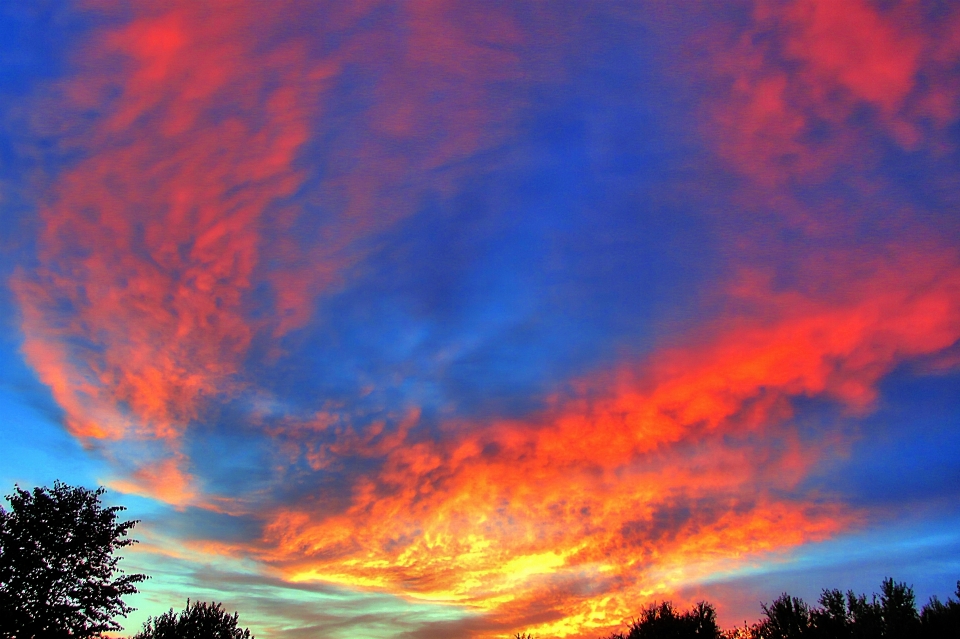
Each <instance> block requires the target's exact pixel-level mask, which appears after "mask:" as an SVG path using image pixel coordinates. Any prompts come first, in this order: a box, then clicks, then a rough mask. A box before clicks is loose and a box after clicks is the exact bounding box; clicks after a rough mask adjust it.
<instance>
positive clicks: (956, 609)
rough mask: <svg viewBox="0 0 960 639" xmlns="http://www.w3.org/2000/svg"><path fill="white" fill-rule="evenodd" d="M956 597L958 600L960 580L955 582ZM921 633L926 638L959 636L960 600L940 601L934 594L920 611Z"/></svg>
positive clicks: (959, 598) (944, 638)
mask: <svg viewBox="0 0 960 639" xmlns="http://www.w3.org/2000/svg"><path fill="white" fill-rule="evenodd" d="M956 595H957V599H958V600H960V581H958V582H957V591H956ZM920 627H921V628H922V633H921V635H922V636H923V637H926V638H928V639H954V638H955V637H957V636H960V601H954V600H953V599H947V602H946V603H943V602H942V601H940V599H938V598H937V596H936V595H934V596H933V597H931V598H930V602H929V603H928V604H927V605H925V606H924V607H923V610H921V611H920Z"/></svg>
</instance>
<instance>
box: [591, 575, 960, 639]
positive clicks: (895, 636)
mask: <svg viewBox="0 0 960 639" xmlns="http://www.w3.org/2000/svg"><path fill="white" fill-rule="evenodd" d="M956 595H957V597H958V601H954V600H953V599H948V600H947V601H946V602H942V601H940V600H939V599H938V598H937V597H933V598H931V599H930V602H929V603H928V604H927V605H926V606H924V607H923V610H921V611H920V612H919V613H917V605H916V596H915V595H914V592H913V588H911V587H910V586H908V585H906V584H904V583H899V582H896V581H894V580H893V579H886V580H884V581H883V583H882V584H881V588H880V594H879V595H876V594H874V595H872V596H871V597H869V598H868V597H867V596H866V595H857V594H855V593H854V592H853V591H852V590H851V591H848V592H847V593H846V594H844V593H842V592H841V591H839V590H824V591H823V592H822V593H821V594H820V600H819V602H818V603H819V605H818V606H815V607H811V606H809V605H808V604H807V603H806V602H804V601H803V600H802V599H800V598H799V597H793V596H791V595H789V594H787V593H783V594H782V595H781V596H780V597H778V598H777V599H775V600H774V601H773V603H771V604H769V605H767V604H765V603H763V604H761V609H762V610H763V617H762V618H761V619H760V620H759V621H757V622H756V623H754V624H751V625H749V626H747V625H744V626H742V627H739V628H733V629H731V630H727V631H725V632H721V631H720V629H719V628H718V627H717V623H716V612H715V610H714V608H713V606H711V605H710V604H709V603H704V602H701V603H698V604H697V605H696V606H694V607H693V608H692V609H691V610H689V611H688V612H683V613H681V612H679V611H677V609H676V608H674V607H673V605H672V604H671V603H670V602H663V603H659V604H653V605H650V606H647V607H646V608H643V609H642V610H641V611H640V617H639V618H638V619H636V620H634V622H633V623H632V624H630V627H629V632H627V633H626V634H624V633H614V634H611V635H609V636H608V637H606V638H605V639H668V638H669V639H687V638H693V637H717V638H720V637H722V638H723V639H905V638H907V637H909V638H911V639H960V581H958V582H957V591H956Z"/></svg>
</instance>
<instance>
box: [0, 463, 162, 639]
mask: <svg viewBox="0 0 960 639" xmlns="http://www.w3.org/2000/svg"><path fill="white" fill-rule="evenodd" d="M104 492H105V490H104V489H103V488H98V489H97V490H89V489H87V488H82V487H72V486H68V485H66V484H63V483H61V482H59V481H57V482H54V484H53V488H46V487H43V488H34V489H33V491H32V492H28V491H26V490H23V489H21V488H20V487H19V486H15V487H14V492H13V494H12V495H7V501H8V502H9V503H10V510H9V511H7V510H4V508H3V507H2V506H0V637H2V638H4V639H7V638H12V637H16V639H32V638H34V637H36V638H44V639H47V638H59V637H98V636H100V635H101V634H102V633H104V632H107V631H111V630H119V629H120V625H119V624H118V623H117V622H115V621H114V620H113V618H114V617H116V616H125V615H126V614H127V613H128V612H130V611H131V610H133V609H132V608H130V607H129V606H127V605H126V604H125V603H124V602H123V600H122V597H123V596H125V595H130V594H133V593H135V592H137V588H136V586H135V584H137V583H139V582H141V581H143V580H144V579H146V576H145V575H140V574H133V575H126V574H124V573H123V571H122V570H120V569H119V568H118V567H117V562H118V561H119V559H120V558H119V557H117V556H116V555H115V554H114V553H115V551H117V550H118V549H120V548H123V547H125V546H129V545H130V544H132V543H135V540H133V539H130V538H129V537H127V534H128V533H129V532H130V530H131V529H132V528H133V527H134V526H135V525H136V524H137V522H136V521H124V522H120V521H117V513H119V512H120V511H122V510H124V508H123V507H122V506H111V507H109V508H104V507H103V505H102V504H101V503H100V497H101V496H102V495H103V493H104Z"/></svg>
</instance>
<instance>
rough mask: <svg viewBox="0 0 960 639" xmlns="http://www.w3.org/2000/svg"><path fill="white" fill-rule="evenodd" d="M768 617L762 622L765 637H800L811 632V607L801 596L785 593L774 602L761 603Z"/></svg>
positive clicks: (788, 638)
mask: <svg viewBox="0 0 960 639" xmlns="http://www.w3.org/2000/svg"><path fill="white" fill-rule="evenodd" d="M760 608H761V609H762V610H763V615H764V617H766V618H765V619H764V620H763V621H761V623H760V634H761V636H762V637H763V638H764V639H800V638H801V637H807V636H809V633H810V608H809V606H807V604H805V603H804V602H803V599H800V598H799V597H791V596H790V595H788V594H787V593H783V594H782V595H780V596H779V597H778V598H777V599H775V600H774V601H773V603H772V604H770V605H769V606H767V604H761V605H760Z"/></svg>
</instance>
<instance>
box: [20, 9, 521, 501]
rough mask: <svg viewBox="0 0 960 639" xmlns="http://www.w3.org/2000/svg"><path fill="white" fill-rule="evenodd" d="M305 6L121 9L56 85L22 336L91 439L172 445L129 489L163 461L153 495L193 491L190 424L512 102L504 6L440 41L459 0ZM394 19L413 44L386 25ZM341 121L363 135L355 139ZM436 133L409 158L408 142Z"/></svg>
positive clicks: (272, 349)
mask: <svg viewBox="0 0 960 639" xmlns="http://www.w3.org/2000/svg"><path fill="white" fill-rule="evenodd" d="M305 9H306V7H304V6H301V5H299V4H297V3H292V2H291V3H281V4H279V5H277V6H276V7H274V9H273V10H272V11H271V12H270V15H269V16H264V15H263V12H262V11H260V10H259V5H258V4H257V3H236V4H233V5H231V7H230V10H229V11H225V10H220V9H218V8H216V7H211V6H198V5H196V4H194V3H189V2H174V3H145V4H141V5H137V6H136V7H133V8H131V11H130V13H129V14H127V13H123V12H117V11H115V10H114V9H110V8H104V9H103V11H104V15H102V16H100V18H99V19H100V20H101V22H102V26H99V27H98V28H96V29H95V30H94V31H93V33H91V34H90V35H89V37H88V41H87V45H86V47H85V48H84V49H83V50H82V51H81V52H80V53H79V54H78V55H77V57H76V60H75V63H74V65H75V70H76V73H75V75H74V76H72V77H68V78H67V79H65V80H63V81H62V82H60V83H59V84H57V85H55V86H54V87H53V88H52V89H51V95H50V96H48V97H47V98H46V101H44V100H41V101H40V107H41V109H40V112H41V113H42V114H43V117H42V118H38V120H37V122H36V126H37V127H38V132H39V133H42V134H46V135H48V136H50V137H52V138H53V139H54V140H56V143H57V145H58V146H59V148H60V149H61V150H62V154H63V158H66V159H62V166H60V167H59V169H58V170H57V172H56V175H55V176H54V178H53V179H52V181H51V183H50V185H49V186H50V188H49V191H50V192H49V196H48V197H46V198H44V201H43V202H42V203H41V207H40V216H41V219H42V229H41V231H40V237H39V248H38V256H37V257H38V265H37V267H36V268H35V269H32V270H30V271H29V272H28V271H26V270H21V271H20V273H19V274H18V275H17V277H16V278H15V280H14V289H15V291H16V293H17V297H18V300H19V302H20V305H21V308H22V314H23V318H24V322H23V324H22V328H23V332H24V336H25V342H24V346H23V352H24V354H25V355H26V357H27V359H28V361H29V362H30V363H31V365H32V366H33V367H34V368H35V369H36V370H37V372H38V375H39V377H40V378H41V380H42V381H44V383H46V384H47V385H48V386H50V388H51V390H52V392H53V394H54V396H55V398H56V400H57V402H58V403H59V404H60V405H61V406H62V407H63V408H64V410H65V412H66V422H67V427H68V429H69V430H70V432H71V433H73V434H74V435H76V436H78V437H80V438H82V439H85V440H131V441H134V442H140V443H141V444H143V443H144V442H146V443H147V444H149V442H160V444H161V446H162V447H165V448H166V449H167V450H168V451H169V454H168V455H167V457H166V458H165V459H162V460H160V461H158V462H157V465H156V466H154V467H144V468H142V469H140V470H138V471H136V473H135V477H134V478H132V480H131V481H133V484H130V485H131V486H133V485H134V484H135V485H136V486H139V488H138V490H148V489H150V487H151V486H156V485H157V484H156V482H154V481H153V480H152V479H150V478H155V477H159V476H161V475H162V476H163V477H165V478H167V479H171V480H173V481H172V483H169V484H167V488H165V489H164V490H162V491H159V492H157V493H154V494H156V495H157V496H160V497H162V498H164V499H173V500H175V502H176V503H180V502H184V501H185V500H187V499H188V498H189V497H190V496H191V495H193V494H195V487H193V488H191V487H190V486H191V485H192V478H191V475H190V471H189V465H190V463H189V460H188V459H186V458H185V457H184V456H183V455H182V450H181V444H180V440H181V439H182V437H183V433H184V432H185V430H186V429H187V428H188V427H189V425H190V423H191V422H193V421H195V420H197V419H198V418H200V416H201V415H202V414H203V411H204V410H205V407H206V406H208V405H209V404H210V402H211V401H215V400H217V398H224V397H232V396H235V395H236V394H237V393H239V392H241V391H243V390H244V389H248V388H250V385H251V383H252V381H251V380H250V379H247V378H246V376H245V374H244V364H245V362H246V361H247V359H248V357H250V355H251V349H252V348H253V347H254V346H256V345H258V344H261V343H262V342H264V341H266V343H267V346H266V350H267V351H268V352H269V353H272V354H273V355H272V356H275V354H276V352H278V351H277V344H276V338H277V337H279V336H282V335H284V334H286V333H288V332H289V331H291V330H294V329H296V328H298V327H302V326H303V325H304V324H305V323H306V322H307V321H308V320H309V318H310V317H311V315H312V311H313V307H314V304H315V300H316V298H317V296H318V295H320V294H321V293H322V292H323V291H325V290H327V289H328V288H329V287H331V286H332V285H334V284H335V283H336V282H338V281H339V280H340V279H341V278H342V277H343V276H344V274H345V271H346V269H348V268H349V267H350V266H351V265H352V264H355V263H356V262H357V260H358V259H359V257H360V256H361V255H362V254H363V252H364V249H363V248H362V247H356V246H355V245H356V243H357V242H358V241H359V240H360V239H362V238H364V237H368V236H371V235H375V234H376V233H378V232H380V231H382V230H383V229H384V228H388V227H389V225H390V224H392V223H393V222H395V221H396V220H397V219H400V218H402V217H403V216H405V215H409V214H410V213H411V212H412V211H413V207H414V206H415V205H416V202H417V198H418V197H420V194H421V193H423V192H424V191H425V190H429V189H441V190H442V182H443V180H433V179H432V178H431V177H430V176H429V175H427V176H426V177H424V173H425V172H429V171H441V170H442V167H443V166H444V165H446V164H448V163H450V162H453V161H455V160H457V159H459V158H462V157H464V156H467V155H470V154H471V153H475V152H477V151H478V150H479V149H482V148H484V147H485V146H487V145H489V144H491V143H492V142H491V140H492V139H493V137H492V135H491V134H488V133H486V132H485V129H486V127H487V126H488V124H489V123H490V122H491V121H493V120H494V119H497V118H501V117H502V114H499V113H498V114H495V115H493V116H489V115H487V114H486V113H485V112H484V111H482V109H481V108H480V105H479V104H478V102H479V101H480V100H481V97H480V96H482V95H483V94H484V91H485V90H486V86H487V84H486V83H487V82H490V81H493V80H500V79H504V78H506V77H509V75H510V71H509V67H510V66H511V65H512V64H513V58H512V57H511V56H510V55H509V53H507V49H506V48H504V46H505V45H507V44H509V43H510V42H511V41H512V40H514V39H515V38H516V36H515V35H511V34H510V30H509V28H507V27H508V26H509V25H508V22H505V21H503V20H498V18H497V14H486V13H485V14H484V15H478V16H476V19H475V20H474V21H473V22H472V24H473V25H474V27H479V26H480V25H484V24H489V26H488V27H484V28H482V29H479V30H478V31H474V32H472V33H473V35H471V36H470V37H458V36H454V35H450V36H449V37H447V36H444V37H441V36H440V35H439V34H440V33H447V32H449V31H450V30H451V29H453V28H454V25H455V24H457V23H458V21H459V19H460V16H459V15H450V13H451V8H450V7H448V6H447V5H444V4H440V5H436V6H432V7H427V6H423V7H420V6H419V5H418V7H417V8H415V9H410V10H409V11H411V12H412V13H409V12H408V10H407V9H401V8H396V9H391V8H390V7H389V6H388V5H377V4H376V3H374V4H373V5H371V6H370V7H366V8H365V9H363V10H360V8H359V7H356V8H344V9H335V8H325V9H323V10H320V9H319V8H317V9H315V10H314V11H313V12H309V11H307V12H305V11H304V10H305ZM384 12H386V13H387V14H389V15H379V14H383V13H384ZM301 18H303V19H305V20H306V23H307V24H306V25H302V26H300V27H299V28H297V29H294V30H292V32H291V29H290V28H289V25H290V24H291V22H293V23H296V22H297V20H300V19H301ZM395 20H400V21H401V22H409V24H410V25H411V28H412V33H411V36H410V38H409V39H407V38H403V37H397V38H392V39H391V38H384V37H383V36H384V30H385V29H388V30H389V29H390V28H392V27H393V26H396V22H395ZM363 21H369V22H372V23H373V26H372V27H370V28H366V29H365V28H363V27H362V26H359V24H360V23H361V22H363ZM314 29H319V31H315V30H314ZM354 31H355V32H356V33H355V34H354V35H352V36H351V35H344V34H353V33H354ZM498 39H501V40H505V42H502V43H500V42H499V41H498ZM501 44H502V45H504V46H501ZM415 76H417V77H421V78H429V79H428V80H424V81H422V82H421V81H419V80H418V82H416V83H413V82H409V80H410V79H411V78H412V77H415ZM348 81H358V82H360V81H363V82H365V81H369V82H371V83H372V85H373V87H374V89H373V94H372V95H371V96H369V97H370V99H372V100H373V104H372V106H371V107H370V108H365V109H361V110H359V111H358V112H356V113H355V114H353V113H352V114H349V115H347V116H340V115H337V114H336V113H335V112H337V111H338V109H340V107H339V106H338V105H337V104H336V102H337V98H338V97H339V96H341V95H342V94H343V92H344V89H342V87H341V89H340V92H339V93H336V94H334V93H333V91H332V89H333V88H334V87H336V86H339V85H338V84H337V83H344V82H348ZM404 86H416V87H418V88H419V89H420V90H419V91H401V90H400V89H401V87H404ZM441 93H443V94H445V95H446V96H447V97H446V98H445V99H444V100H439V101H438V100H437V99H436V96H437V95H439V94H441ZM394 94H396V96H395V95H394ZM361 97H365V96H361ZM397 98H399V99H397ZM59 110H62V111H63V114H62V115H58V111H59ZM331 112H334V113H331ZM404 114H406V115H404ZM342 117H347V118H348V120H347V123H348V124H350V125H352V127H353V129H351V130H357V131H359V137H357V138H356V139H342V138H338V131H339V129H340V128H341V127H342V125H343V124H344V122H343V121H342ZM351 120H352V121H351ZM423 137H427V138H431V139H433V140H434V142H433V143H429V144H420V145H418V146H417V147H416V149H415V151H416V155H417V157H416V159H415V160H413V161H411V153H410V152H411V148H407V147H409V144H407V143H405V142H403V141H404V140H409V139H417V140H420V139H422V138H423ZM319 146H328V147H329V148H325V149H323V150H322V152H323V154H324V156H323V157H324V158H326V159H325V161H323V162H321V164H323V166H322V167H321V169H320V170H319V173H320V174H319V175H318V170H317V169H316V168H314V169H312V170H311V169H308V168H307V167H308V166H310V164H309V162H308V160H307V159H306V158H307V157H309V156H310V155H311V154H316V153H317V152H318V147H319ZM394 147H396V148H394ZM314 161H316V160H314ZM327 163H328V164H327ZM411 181H416V182H417V183H411ZM404 193H407V195H403V194H404ZM305 229H308V230H310V231H312V232H311V233H308V234H304V233H303V231H304V230H305ZM304 237H308V238H309V239H306V240H305V239H303V238H304ZM258 348H260V349H261V350H262V349H263V348H264V347H263V346H262V345H261V346H258ZM174 475H176V477H174ZM173 486H180V487H181V488H182V494H179V496H177V495H174V494H173V493H171V492H170V491H171V490H172V487H173Z"/></svg>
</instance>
